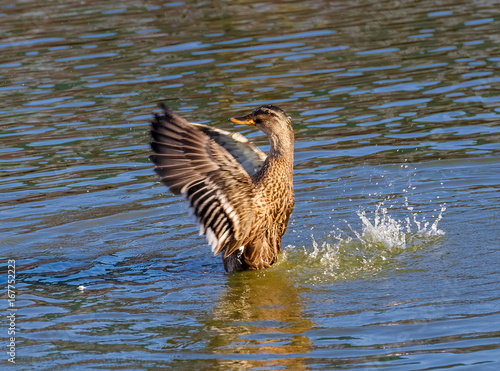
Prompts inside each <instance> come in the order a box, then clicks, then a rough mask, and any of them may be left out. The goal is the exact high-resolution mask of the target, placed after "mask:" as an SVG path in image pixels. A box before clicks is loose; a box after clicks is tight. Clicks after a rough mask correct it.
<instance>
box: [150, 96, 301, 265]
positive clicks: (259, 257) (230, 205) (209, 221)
mask: <svg viewBox="0 0 500 371" xmlns="http://www.w3.org/2000/svg"><path fill="white" fill-rule="evenodd" d="M160 108H161V109H162V111H163V112H162V113H161V114H158V113H156V114H154V119H153V121H152V123H151V137H152V140H151V143H150V145H151V150H152V151H153V154H152V155H150V156H149V159H150V160H151V162H152V163H153V164H154V171H155V172H156V173H157V175H158V176H159V179H160V181H161V182H162V183H163V184H165V185H166V186H167V187H168V188H169V190H170V191H171V192H172V193H173V194H175V195H179V196H183V197H184V198H185V199H186V200H187V201H188V202H189V206H190V208H191V210H192V211H193V214H194V216H195V217H196V220H197V222H198V225H199V228H200V235H205V236H206V238H207V240H208V243H209V244H210V245H211V247H212V252H213V254H214V256H217V255H219V254H221V256H222V262H223V265H224V269H225V270H226V272H228V273H231V272H235V271H245V270H260V269H264V268H268V267H270V266H271V265H273V264H274V263H276V261H277V260H278V256H279V254H280V252H281V250H282V248H281V240H282V236H283V235H284V234H285V232H286V230H287V226H288V222H289V220H290V216H291V214H292V212H293V209H294V206H295V196H294V191H293V153H294V132H293V125H292V121H291V118H290V117H289V116H288V115H287V114H286V113H285V111H283V109H281V108H279V107H278V106H275V105H271V104H266V105H263V106H260V107H258V108H257V109H255V110H254V111H252V112H251V113H249V114H247V115H245V116H240V117H232V118H230V119H229V120H230V121H231V122H232V123H234V124H238V125H250V126H254V127H256V128H258V129H259V130H261V131H262V132H263V133H264V134H266V135H267V137H268V139H269V144H270V150H269V152H268V154H266V153H264V152H263V151H261V150H260V149H259V148H258V147H257V146H256V145H255V144H254V143H253V142H251V141H249V140H248V139H247V138H246V137H245V136H243V135H242V134H240V133H231V132H228V131H225V130H222V129H218V128H215V127H212V126H208V125H203V124H198V123H192V122H189V121H187V120H186V119H185V118H183V117H181V116H180V115H178V114H176V113H174V112H173V111H172V110H171V109H170V108H168V107H167V106H165V105H164V104H160Z"/></svg>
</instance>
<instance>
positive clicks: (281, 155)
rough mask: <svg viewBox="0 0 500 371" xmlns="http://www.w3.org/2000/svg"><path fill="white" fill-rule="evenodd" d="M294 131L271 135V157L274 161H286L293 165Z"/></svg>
mask: <svg viewBox="0 0 500 371" xmlns="http://www.w3.org/2000/svg"><path fill="white" fill-rule="evenodd" d="M293 142H294V135H293V131H289V132H287V133H286V134H285V133H271V134H270V135H269V143H270V145H271V150H270V151H269V157H270V158H273V159H280V160H285V161H286V162H290V163H292V164H293Z"/></svg>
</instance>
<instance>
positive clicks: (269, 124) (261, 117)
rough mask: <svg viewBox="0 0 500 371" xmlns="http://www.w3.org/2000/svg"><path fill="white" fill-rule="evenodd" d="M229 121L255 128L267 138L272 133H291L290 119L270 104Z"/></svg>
mask: <svg viewBox="0 0 500 371" xmlns="http://www.w3.org/2000/svg"><path fill="white" fill-rule="evenodd" d="M229 120H230V121H232V122H234V123H235V124H239V125H251V126H257V127H258V128H259V129H260V130H262V131H263V132H264V133H266V134H267V135H269V136H270V135H272V134H273V133H277V134H281V135H282V134H284V133H287V132H293V129H292V121H291V120H290V117H289V116H288V115H287V114H286V113H285V111H283V110H282V109H281V108H279V107H278V106H273V105H271V104H266V105H264V106H260V107H259V108H257V109H256V110H255V111H253V112H252V113H250V114H248V115H246V116H241V117H233V118H230V119H229Z"/></svg>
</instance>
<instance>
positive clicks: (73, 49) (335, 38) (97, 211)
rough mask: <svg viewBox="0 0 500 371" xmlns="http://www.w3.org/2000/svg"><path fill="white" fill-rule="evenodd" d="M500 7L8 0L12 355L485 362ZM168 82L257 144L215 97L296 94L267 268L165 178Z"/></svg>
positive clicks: (493, 287) (192, 107)
mask: <svg viewBox="0 0 500 371" xmlns="http://www.w3.org/2000/svg"><path fill="white" fill-rule="evenodd" d="M498 22H499V19H498V10H497V6H496V4H494V3H492V2H480V1H473V2H465V1H441V2H435V1H420V2H401V1H385V2H373V1H368V0H362V1H360V2H358V3H356V4H351V3H349V4H348V3H346V2H327V1H316V2H314V3H313V2H299V1H287V2H252V1H250V2H240V1H238V2H234V1H233V2H229V1H216V2H208V3H205V2H171V3H162V4H159V3H158V4H156V3H155V4H152V3H147V4H146V3H140V2H138V3H137V2H136V3H131V2H127V3H120V4H118V3H112V2H105V1H90V2H89V1H86V2H74V1H58V2H48V3H47V2H44V3H40V2H34V1H30V0H28V1H24V2H13V3H9V4H7V3H6V4H0V24H1V32H2V38H1V39H0V57H1V58H0V98H1V99H0V102H1V104H0V143H1V145H0V213H1V223H0V246H1V251H2V253H1V255H2V257H3V259H2V262H3V263H2V265H1V266H2V272H4V271H5V269H4V268H3V267H4V266H6V265H5V264H6V263H5V262H7V260H8V259H16V267H17V271H18V283H17V287H16V290H17V294H16V295H17V296H16V297H17V299H16V306H17V309H18V312H17V320H18V322H17V324H18V328H19V332H18V334H17V338H16V344H17V357H18V358H17V359H18V360H19V363H18V365H20V364H22V366H19V367H25V368H26V369H32V368H33V367H36V368H42V369H43V368H45V369H54V368H75V369H80V368H103V369H109V368H116V367H119V368H120V367H121V368H131V369H145V368H187V369H201V368H207V369H209V368H224V369H238V370H240V369H278V368H285V369H292V370H296V369H333V368H360V367H366V368H370V369H371V368H389V367H391V368H397V369H431V368H445V367H446V368H450V367H459V366H458V365H463V366H465V367H469V368H474V369H475V368H477V367H479V368H481V369H485V370H488V369H491V370H496V369H498V368H499V367H500V365H499V363H498V362H499V361H498V356H497V354H498V349H499V348H500V347H499V342H498V330H499V329H498V326H497V325H496V324H498V323H500V321H499V318H498V305H499V298H498V292H499V291H500V290H499V289H500V287H499V282H500V276H499V273H498V268H497V264H496V262H498V261H499V259H500V256H499V250H498V240H499V239H500V236H499V235H498V228H497V225H496V221H497V220H498V217H499V213H498V188H499V182H498V174H499V172H500V162H499V160H498V153H499V152H498V151H499V148H500V146H499V142H500V140H499V138H500V136H499V133H500V129H499V128H500V126H499V125H498V121H499V116H500V106H499V104H500V98H499V96H500V94H499V83H500V76H499V74H498V68H499V66H500V59H499V58H498V45H499V42H500V39H499V35H498V29H499V27H498ZM160 101H165V102H166V103H167V104H168V105H170V106H171V107H172V108H173V109H174V110H176V111H177V112H180V113H181V114H182V115H184V116H185V117H186V118H188V119H190V120H192V121H196V122H204V123H208V124H211V125H215V126H217V127H220V128H223V129H226V130H237V131H239V132H241V133H243V134H245V135H247V136H248V137H249V138H250V139H251V140H253V141H254V142H256V143H257V144H258V145H259V146H261V147H262V148H264V149H267V148H268V145H267V142H266V139H265V137H264V135H263V134H262V133H260V132H256V131H254V130H251V129H249V128H234V127H233V126H232V124H230V123H228V122H227V118H228V117H231V116H234V115H237V114H239V113H245V112H248V109H249V108H250V109H251V108H254V107H256V106H258V105H259V104H262V103H275V104H278V105H280V106H283V108H284V109H285V110H286V112H288V113H289V114H291V116H292V118H293V122H294V129H295V134H296V145H295V148H296V154H295V177H294V182H295V190H296V201H297V206H296V209H295V211H294V214H293V215H292V219H291V223H290V226H289V230H288V232H287V234H286V235H285V238H284V241H283V242H284V246H288V247H287V248H286V251H285V253H284V254H283V256H282V257H281V259H280V261H279V263H278V264H276V265H275V266H274V267H272V268H271V269H269V270H266V271H264V272H245V273H243V274H240V275H225V274H224V271H223V268H222V266H221V264H220V259H219V258H213V257H211V254H210V252H209V248H207V246H206V244H205V240H204V239H203V238H202V237H199V236H197V230H196V228H195V227H194V224H193V220H192V218H191V217H190V216H189V214H188V212H187V206H186V205H185V204H184V203H182V202H181V200H179V199H178V198H176V197H174V196H172V195H170V194H169V193H168V191H167V189H166V188H164V187H162V186H160V185H159V184H158V183H157V179H156V178H155V176H154V174H153V172H152V169H151V164H150V163H149V162H148V160H147V156H148V155H149V149H148V141H149V135H148V122H149V120H150V117H151V113H152V112H153V111H154V110H156V109H157V108H156V107H157V103H158V102H160ZM445 208H446V209H445ZM6 279H7V277H6V275H4V274H2V275H0V280H1V282H3V284H4V283H5V281H6ZM79 286H84V287H85V288H84V289H83V290H80V289H78V287H79ZM4 287H5V285H4ZM2 339H4V340H6V335H5V334H3V335H2ZM0 362H1V365H2V367H8V366H11V365H10V364H9V363H7V361H6V359H5V358H2V359H0Z"/></svg>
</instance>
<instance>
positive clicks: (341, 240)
mask: <svg viewBox="0 0 500 371" xmlns="http://www.w3.org/2000/svg"><path fill="white" fill-rule="evenodd" d="M389 209H391V208H390V207H389V208H387V207H385V205H384V202H381V203H379V204H378V205H377V206H376V208H375V210H374V212H373V215H370V216H369V215H368V214H369V213H367V212H365V211H364V210H360V211H358V212H357V215H358V216H359V218H360V221H361V231H358V230H356V229H354V228H353V227H352V226H351V225H350V224H349V223H347V221H345V223H346V225H347V226H348V229H347V230H346V228H344V231H342V230H340V229H338V228H337V229H336V230H335V231H332V232H331V233H330V235H329V236H328V237H329V238H328V239H327V240H325V241H323V242H322V243H321V246H320V245H319V244H318V243H317V242H316V240H315V239H314V236H311V237H312V245H313V251H310V249H307V248H306V247H304V253H305V255H306V262H307V265H308V267H311V268H314V267H315V271H316V273H315V274H314V277H313V280H314V281H317V280H322V279H323V278H324V277H323V278H321V277H320V276H318V275H317V269H318V268H319V269H322V271H323V273H324V275H325V276H329V277H334V278H335V279H350V278H353V277H358V276H359V274H360V272H365V273H370V274H371V273H375V272H377V271H379V270H381V269H383V268H384V267H385V266H386V265H387V264H388V263H389V260H390V258H393V257H395V256H397V255H399V254H401V253H402V252H404V251H405V250H406V249H409V248H412V249H417V248H420V247H421V246H422V245H424V244H425V243H432V241H435V240H436V238H438V237H439V236H442V235H444V232H443V231H442V230H440V229H438V223H439V221H440V220H441V219H442V218H443V213H444V211H445V210H446V207H445V205H441V209H440V211H439V215H438V216H437V217H436V218H435V219H434V221H432V222H430V221H426V219H425V217H421V216H420V214H419V213H417V212H414V210H413V207H410V206H409V205H408V202H407V200H405V207H404V210H401V209H399V210H398V211H405V212H408V213H409V215H408V216H407V217H405V218H404V219H403V220H399V219H397V218H395V217H393V216H391V215H390V214H389ZM391 210H392V211H394V212H396V209H391Z"/></svg>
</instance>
